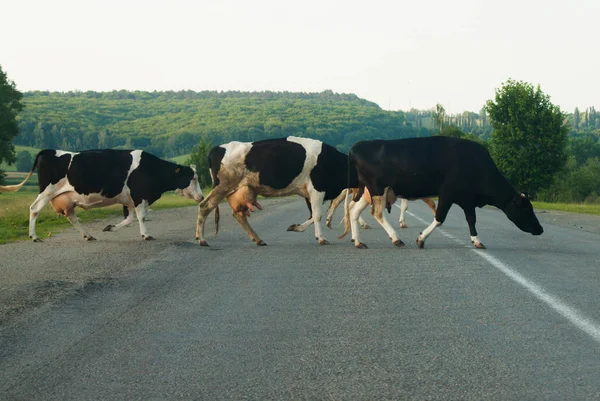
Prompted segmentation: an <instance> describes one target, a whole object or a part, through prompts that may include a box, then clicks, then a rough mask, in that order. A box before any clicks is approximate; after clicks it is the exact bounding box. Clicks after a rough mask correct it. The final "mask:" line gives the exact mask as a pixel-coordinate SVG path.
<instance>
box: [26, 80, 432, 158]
mask: <svg viewBox="0 0 600 401" xmlns="http://www.w3.org/2000/svg"><path fill="white" fill-rule="evenodd" d="M23 104H24V106H25V108H24V109H23V111H22V112H21V113H20V114H19V116H18V120H19V127H20V134H19V135H18V136H17V137H16V138H15V144H17V145H23V146H33V147H37V148H60V149H66V150H81V149H91V148H116V147H121V148H142V149H145V150H148V151H150V152H153V153H155V154H157V155H160V156H165V157H172V156H176V155H180V154H186V153H189V152H190V151H191V149H192V148H193V147H194V146H195V145H197V144H198V142H199V141H200V139H201V138H204V140H205V141H207V142H209V143H213V144H218V143H224V142H229V141H232V140H239V141H255V140H260V139H265V138H273V137H281V136H288V135H298V136H305V137H311V138H316V139H320V140H322V141H324V142H327V143H329V144H331V145H333V146H336V147H338V148H339V149H340V150H342V151H347V150H348V149H349V148H350V147H351V146H352V144H354V143H355V142H357V141H359V140H362V139H372V138H386V139H391V138H407V137H416V136H429V135H431V134H432V129H431V124H430V122H429V121H428V118H427V116H425V115H419V114H418V113H415V114H414V115H413V114H410V113H409V114H407V113H404V112H401V111H397V112H394V111H385V110H382V109H381V108H380V107H379V106H377V105H376V104H375V103H372V102H369V101H366V100H364V99H360V98H359V97H357V96H356V95H351V94H336V93H333V92H331V91H325V92H321V93H291V92H212V91H205V92H193V91H181V92H137V91H136V92H129V91H115V92H67V93H58V92H27V93H24V98H23Z"/></svg>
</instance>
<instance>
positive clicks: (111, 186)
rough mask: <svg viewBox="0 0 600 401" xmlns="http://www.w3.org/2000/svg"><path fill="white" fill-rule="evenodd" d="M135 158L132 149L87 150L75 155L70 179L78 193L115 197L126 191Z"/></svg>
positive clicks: (69, 175)
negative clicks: (130, 169)
mask: <svg viewBox="0 0 600 401" xmlns="http://www.w3.org/2000/svg"><path fill="white" fill-rule="evenodd" d="M132 161H133V157H132V156H131V151H130V150H115V149H102V150H87V151H84V152H80V153H78V154H76V155H75V156H73V160H72V162H71V166H70V167H69V171H68V173H67V178H68V179H69V182H70V183H71V185H73V187H74V188H75V191H76V192H77V193H80V194H83V195H88V194H92V193H98V194H101V195H102V196H105V197H107V198H114V197H115V196H117V195H118V194H120V193H121V191H122V190H123V185H125V180H126V178H127V173H128V172H129V168H130V166H131V163H132Z"/></svg>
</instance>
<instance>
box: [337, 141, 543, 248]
mask: <svg viewBox="0 0 600 401" xmlns="http://www.w3.org/2000/svg"><path fill="white" fill-rule="evenodd" d="M348 162H349V164H350V165H351V166H352V167H351V168H355V169H356V171H357V174H358V193H357V194H356V196H355V197H354V199H353V200H354V201H357V204H356V205H355V207H354V208H353V209H352V211H351V213H350V212H349V208H348V207H347V202H346V207H345V210H346V212H345V214H346V230H345V232H344V234H342V236H341V237H343V236H344V235H346V233H347V232H348V221H350V225H351V230H352V239H353V241H354V245H355V246H356V247H357V248H366V247H367V246H366V245H365V244H364V243H362V242H361V240H360V236H359V230H358V227H357V226H358V223H357V221H358V216H359V215H360V213H361V211H362V210H364V209H365V208H366V207H367V205H369V203H370V204H371V213H372V214H373V216H374V217H375V219H376V220H377V221H378V222H379V223H380V224H381V226H382V227H383V228H384V229H385V230H386V232H387V233H388V235H389V237H390V238H391V240H392V242H393V243H394V245H396V246H404V243H403V242H402V241H401V240H400V239H399V238H398V235H397V233H396V231H395V230H394V228H393V227H392V226H391V225H390V224H389V222H388V221H387V220H386V219H385V215H384V214H383V209H385V208H389V207H390V203H391V202H390V200H392V199H393V200H395V199H396V197H398V196H399V197H402V198H407V199H413V198H423V197H432V196H436V195H437V196H438V197H439V200H438V204H437V209H436V212H435V218H434V220H433V222H432V223H431V224H430V225H429V226H428V227H427V228H426V229H425V230H424V231H423V232H422V233H421V234H420V235H419V236H418V237H417V246H418V247H419V248H423V247H424V245H425V239H426V238H427V237H428V236H429V235H430V234H431V233H432V232H433V230H434V229H435V228H436V227H438V226H440V225H441V224H442V223H443V222H444V220H445V219H446V216H447V214H448V211H449V209H450V206H452V204H457V205H458V206H460V207H461V208H462V209H463V211H464V213H465V217H466V220H467V223H468V225H469V231H470V233H471V241H472V243H473V244H474V245H475V247H477V248H485V247H484V245H483V244H482V243H481V241H480V240H479V237H478V235H477V230H476V229H475V222H476V217H475V208H476V207H483V206H484V205H493V206H496V207H497V208H499V209H500V210H502V211H503V212H504V213H505V214H506V216H507V217H508V218H509V219H510V220H511V221H512V222H513V223H514V224H515V225H516V226H517V227H518V228H520V229H521V230H522V231H525V232H527V233H531V234H533V235H540V234H542V232H543V231H544V230H543V228H542V226H541V225H540V223H539V221H538V219H537V217H536V216H535V213H534V212H533V207H532V205H531V202H530V201H529V199H528V198H527V196H526V195H525V194H523V193H519V192H517V191H515V190H514V189H513V187H512V186H511V185H510V183H509V182H508V181H507V180H506V178H505V177H504V176H503V175H502V173H500V171H499V170H498V168H497V167H496V165H495V164H494V161H493V160H492V158H491V157H490V154H489V153H488V151H487V150H486V149H485V148H484V147H483V146H481V145H480V144H478V143H476V142H473V141H469V140H466V139H458V138H450V137H444V136H435V137H428V138H410V139H397V140H373V141H361V142H358V143H356V144H354V146H352V149H351V150H350V153H349V155H348ZM366 191H368V192H369V194H370V198H371V201H370V202H369V201H368V200H367V196H363V194H365V192H366ZM392 202H393V201H392ZM348 217H349V219H348ZM341 237H340V238H341Z"/></svg>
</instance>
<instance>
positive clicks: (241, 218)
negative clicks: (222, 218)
mask: <svg viewBox="0 0 600 401" xmlns="http://www.w3.org/2000/svg"><path fill="white" fill-rule="evenodd" d="M233 217H235V219H236V220H237V222H238V223H239V224H240V226H242V228H243V229H244V230H245V231H246V232H247V233H248V236H249V237H250V239H251V240H252V241H254V242H256V245H259V246H265V245H267V244H266V243H265V241H263V240H262V239H260V237H259V236H258V234H257V233H256V231H254V230H253V229H252V227H251V226H250V223H248V217H247V216H246V215H245V214H244V213H236V212H233Z"/></svg>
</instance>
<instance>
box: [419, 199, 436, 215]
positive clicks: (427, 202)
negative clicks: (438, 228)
mask: <svg viewBox="0 0 600 401" xmlns="http://www.w3.org/2000/svg"><path fill="white" fill-rule="evenodd" d="M421 200H422V201H423V202H425V203H426V204H427V206H429V208H430V209H431V212H432V213H433V215H434V216H435V201H434V200H433V199H431V198H423V199H421Z"/></svg>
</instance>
